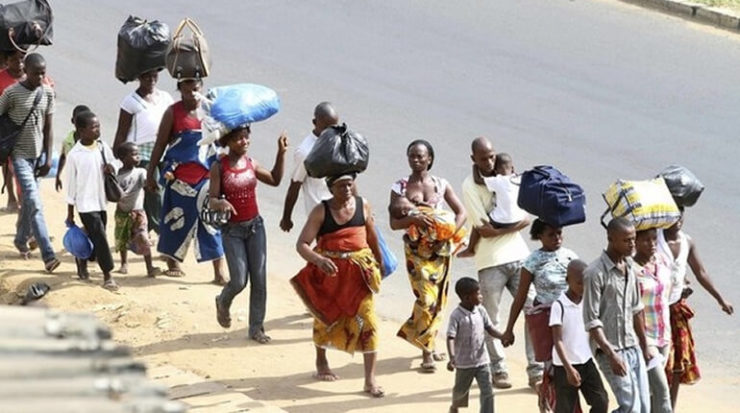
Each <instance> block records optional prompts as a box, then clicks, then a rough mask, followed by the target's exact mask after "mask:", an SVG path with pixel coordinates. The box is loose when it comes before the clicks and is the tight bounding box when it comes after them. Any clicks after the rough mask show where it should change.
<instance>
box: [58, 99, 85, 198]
mask: <svg viewBox="0 0 740 413" xmlns="http://www.w3.org/2000/svg"><path fill="white" fill-rule="evenodd" d="M89 111H90V108H88V107H87V106H85V105H77V106H75V108H74V109H72V125H74V124H75V118H76V117H77V115H79V114H80V113H82V112H89ZM78 140H80V136H79V135H78V134H77V129H76V128H75V129H72V130H71V131H69V133H68V134H67V137H66V138H64V140H63V141H62V153H61V155H59V167H58V169H57V179H56V182H55V183H54V188H55V189H56V190H57V192H59V191H61V190H62V171H63V170H64V165H66V164H67V155H68V154H69V151H71V150H72V148H73V147H74V146H75V144H76V143H77V141H78Z"/></svg>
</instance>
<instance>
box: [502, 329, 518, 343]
mask: <svg viewBox="0 0 740 413" xmlns="http://www.w3.org/2000/svg"><path fill="white" fill-rule="evenodd" d="M514 340H515V337H514V332H513V331H510V330H506V331H504V334H503V336H501V344H503V346H504V347H509V346H510V345H512V344H514Z"/></svg>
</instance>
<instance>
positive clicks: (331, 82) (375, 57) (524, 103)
mask: <svg viewBox="0 0 740 413" xmlns="http://www.w3.org/2000/svg"><path fill="white" fill-rule="evenodd" d="M170 4H176V5H177V6H176V7H173V6H169V5H170ZM205 4H206V3H204V2H202V1H178V2H152V1H142V0H129V1H126V2H113V1H106V2H95V4H92V3H90V2H89V1H87V2H83V1H79V0H65V1H64V2H54V6H55V7H56V23H55V24H56V26H55V35H56V37H55V45H54V46H53V47H52V48H49V49H48V50H44V52H45V54H46V55H47V57H48V60H49V68H50V72H51V73H52V75H53V76H54V78H55V79H56V82H57V85H58V92H59V98H60V99H61V101H62V105H60V109H59V113H58V115H57V128H56V130H57V135H58V136H61V135H62V133H66V131H67V129H68V128H69V124H68V123H67V122H68V119H69V113H70V110H71V105H73V104H77V103H86V104H88V105H90V106H91V107H92V108H94V109H95V111H97V112H98V113H99V114H100V115H101V117H102V120H103V127H104V135H105V137H106V139H108V140H112V134H113V132H114V126H115V120H116V116H117V113H118V103H119V102H120V99H121V98H122V97H123V96H124V95H125V94H126V93H127V92H128V91H130V90H131V89H132V88H133V85H128V86H124V85H122V84H120V82H118V81H117V80H115V79H114V77H113V67H114V61H115V45H116V33H117V31H118V28H119V27H120V25H121V24H122V23H123V21H124V20H125V18H126V17H127V16H128V15H129V14H137V15H140V16H142V17H146V18H150V19H151V18H159V19H161V20H163V21H165V22H166V23H168V24H170V27H174V26H175V25H176V24H177V22H178V21H179V19H180V18H182V17H184V16H191V17H193V18H195V19H196V20H197V21H198V22H199V23H200V24H201V26H202V28H203V30H204V31H205V33H206V35H207V37H208V39H209V41H210V45H211V50H212V52H213V59H214V66H213V76H212V77H211V78H209V79H208V85H211V86H213V85H222V84H228V83H235V82H245V81H249V82H255V83H262V84H265V85H269V86H271V87H273V88H275V89H276V90H277V91H278V92H279V93H280V95H281V98H282V102H283V109H282V111H281V112H280V113H279V114H278V115H277V116H275V117H274V118H273V119H270V120H269V121H267V122H265V123H263V124H260V125H256V126H255V127H254V133H253V135H254V138H253V139H254V144H253V155H254V156H255V157H256V158H257V159H260V160H261V161H262V162H263V163H268V164H269V163H270V162H271V161H272V159H273V157H274V150H275V145H276V143H275V140H276V137H277V135H278V134H279V132H280V130H281V129H283V128H286V129H287V130H288V131H289V133H290V135H291V137H292V142H293V143H294V144H295V143H297V142H299V141H300V139H301V138H302V137H303V136H304V135H305V134H306V133H308V131H309V128H310V119H311V110H312V108H313V106H314V105H315V104H316V103H317V102H319V101H320V100H326V99H328V100H331V101H333V102H334V103H335V104H336V106H337V107H338V108H339V111H340V114H341V116H342V118H343V120H345V121H347V122H348V123H349V124H350V125H351V126H352V127H353V128H355V129H357V130H359V131H361V132H363V133H364V134H366V136H367V137H368V138H369V139H370V141H371V142H372V161H371V166H370V168H369V170H368V171H367V173H366V174H365V175H364V176H363V177H362V178H361V179H360V188H361V192H362V193H363V195H365V196H367V197H368V198H369V199H370V201H371V202H372V203H373V204H374V205H375V209H376V211H378V214H379V218H380V221H382V224H383V226H384V227H385V228H387V226H386V222H387V217H386V214H385V207H386V203H387V199H388V190H389V186H390V184H391V183H392V182H393V181H394V180H395V179H397V178H398V177H400V176H402V175H404V174H406V173H407V171H408V168H407V166H406V161H405V157H404V151H405V146H406V144H407V143H408V142H410V141H411V140H412V139H414V138H419V137H423V138H426V139H429V140H430V141H431V142H433V144H434V145H435V148H436V151H437V153H438V157H437V160H436V162H435V167H434V170H433V172H434V173H436V174H438V175H441V176H444V177H446V178H447V179H448V180H449V181H450V182H452V183H453V184H454V185H455V187H456V188H459V185H460V183H461V182H462V180H463V178H464V177H465V175H466V174H468V173H469V161H468V152H469V149H468V148H469V142H470V140H471V138H473V137H475V136H477V135H485V136H488V137H490V138H492V139H493V140H494V142H495V145H496V148H497V149H499V150H505V151H507V152H510V153H512V154H513V156H514V160H515V164H516V165H517V167H518V169H519V170H524V169H526V168H528V167H530V166H532V165H536V164H545V163H547V164H553V165H556V166H558V167H559V168H561V169H562V170H563V171H565V172H566V173H567V174H569V175H570V176H571V177H573V178H574V179H575V180H577V181H578V182H580V183H582V184H583V186H584V187H585V189H586V191H587V193H588V200H589V205H588V213H589V221H588V222H587V223H586V224H584V225H580V226H578V227H576V228H572V229H568V230H567V231H566V243H567V245H568V246H569V247H571V248H572V249H574V250H575V251H577V252H579V253H580V254H581V255H582V256H583V257H584V258H587V259H588V260H590V259H592V258H594V257H596V255H597V254H598V253H599V251H600V248H602V246H603V245H604V243H605V240H604V238H605V236H604V233H603V231H602V230H601V227H600V226H599V224H598V223H597V217H598V215H599V214H600V213H601V211H602V209H603V207H604V204H603V201H602V200H601V197H600V193H601V192H602V191H603V190H604V189H605V188H606V187H607V185H608V184H609V183H610V182H611V181H613V180H614V179H616V178H618V177H623V178H634V179H640V178H648V177H651V176H653V175H654V174H655V173H656V172H657V171H658V170H660V169H661V168H662V167H664V166H666V165H668V164H671V163H680V164H682V165H685V166H687V167H689V168H690V169H692V170H693V171H694V172H695V173H696V174H697V175H698V176H700V177H701V178H702V179H703V181H704V183H705V184H706V186H707V190H706V193H705V194H704V195H703V196H702V198H701V200H700V202H699V204H698V205H697V206H696V207H694V208H691V210H689V212H688V216H687V223H686V229H687V230H688V232H689V233H691V234H692V235H693V236H694V237H695V239H696V240H697V241H698V244H699V246H700V247H701V253H702V256H703V258H704V260H705V262H706V263H707V267H708V268H709V270H710V272H711V273H712V274H713V276H714V279H715V280H716V283H717V284H718V285H719V286H720V287H721V288H722V290H723V291H724V292H725V294H726V295H727V297H728V298H729V299H730V300H731V301H733V302H735V304H736V305H737V306H740V292H739V291H740V290H739V289H737V288H735V286H734V285H733V284H734V276H735V275H736V273H737V272H736V270H735V269H736V268H738V267H740V259H738V256H739V255H738V254H737V253H736V251H735V250H736V246H737V245H740V235H738V221H739V219H738V216H739V215H740V207H739V206H738V205H740V190H739V189H738V188H739V186H738V182H739V181H740V172H738V167H737V159H738V158H740V141H738V139H737V136H736V135H737V133H738V130H740V120H738V116H737V109H738V108H740V82H737V70H738V67H740V48H739V47H738V41H737V39H736V38H734V37H732V36H731V35H729V34H726V33H723V32H715V31H713V30H708V29H704V28H698V27H695V26H691V25H689V24H687V23H684V22H683V21H681V20H678V19H674V18H669V17H665V16H663V15H660V14H657V13H652V12H648V11H645V10H642V9H639V8H633V7H630V6H625V5H623V4H621V3H618V2H612V1H601V0H598V1H583V0H581V1H575V2H574V1H565V0H561V1H550V2H542V1H535V0H517V1H499V2H445V1H438V0H434V1H421V0H416V1H403V2H384V4H381V2H356V1H336V0H321V1H311V2H307V1H296V0H293V1H288V0H277V1H270V2H267V1H252V2H243V1H237V0H231V1H219V2H216V3H211V4H209V5H208V6H207V7H205V6H204V5H205ZM162 77H163V79H162V81H161V86H162V87H163V88H165V89H168V90H170V91H172V92H173V94H174V83H173V82H172V81H171V80H170V79H169V78H167V76H166V75H165V74H163V76H162ZM285 188H286V184H285V183H284V184H283V185H282V186H281V188H280V189H279V190H274V189H268V188H264V187H263V188H262V189H260V202H261V207H262V211H263V213H264V215H265V216H266V218H267V220H268V224H269V231H270V237H271V240H272V242H273V243H275V242H277V243H280V242H285V243H289V242H293V241H294V237H295V236H296V232H297V231H294V232H293V233H291V234H290V235H289V236H285V235H283V234H282V233H280V232H279V230H278V227H277V223H278V219H279V218H278V217H279V210H280V208H281V203H282V197H283V194H284V190H285ZM301 205H302V204H300V203H299V204H298V210H299V215H298V216H299V217H300V216H301V214H300V212H301V211H300V210H301ZM386 236H387V237H388V238H391V239H392V246H393V247H394V248H395V250H396V251H397V252H398V253H399V254H400V253H401V244H400V242H399V239H400V235H396V234H390V231H388V232H387V233H386ZM454 274H455V277H459V276H461V275H463V274H464V275H472V274H473V269H472V266H471V265H470V263H469V262H462V261H459V262H457V263H455V266H454ZM410 302H411V298H410V289H409V287H408V285H407V283H406V280H405V275H404V274H403V273H397V274H395V275H393V276H392V277H391V279H390V280H389V281H388V282H387V283H386V285H385V288H384V292H383V296H382V298H381V307H382V311H384V312H385V313H386V314H388V315H392V316H394V317H399V318H400V317H403V316H405V315H406V314H407V312H408V311H409V309H410V308H409V307H410ZM693 303H694V305H695V306H696V308H697V309H698V314H697V318H696V321H695V323H694V325H695V327H696V330H697V336H698V342H699V348H700V352H701V356H700V357H701V359H702V361H703V362H704V363H705V364H708V363H709V362H711V363H712V365H714V366H719V363H722V364H725V365H726V366H727V365H735V366H736V365H738V364H739V363H740V355H739V353H738V352H737V351H731V350H736V349H737V344H736V343H737V341H738V340H739V339H740V329H739V328H738V320H739V319H738V316H735V317H732V318H730V317H726V316H724V315H723V314H722V313H720V311H719V310H718V308H717V305H715V303H714V301H713V300H712V299H711V298H710V297H709V296H708V295H707V294H706V293H704V292H703V291H702V292H699V293H698V294H695V297H694V298H693ZM725 373H726V374H728V375H734V374H736V373H730V372H729V371H727V370H725Z"/></svg>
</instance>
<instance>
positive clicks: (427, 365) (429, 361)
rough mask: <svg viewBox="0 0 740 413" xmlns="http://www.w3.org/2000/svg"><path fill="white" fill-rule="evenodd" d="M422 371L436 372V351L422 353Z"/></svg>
mask: <svg viewBox="0 0 740 413" xmlns="http://www.w3.org/2000/svg"><path fill="white" fill-rule="evenodd" d="M421 371H423V372H424V373H434V372H435V371H437V366H436V365H435V363H434V353H431V352H428V351H424V352H422V353H421Z"/></svg>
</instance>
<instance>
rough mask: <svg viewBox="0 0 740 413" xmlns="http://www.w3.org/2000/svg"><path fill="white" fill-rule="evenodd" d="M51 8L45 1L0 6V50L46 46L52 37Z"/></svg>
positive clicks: (30, 0) (28, 0)
mask: <svg viewBox="0 0 740 413" xmlns="http://www.w3.org/2000/svg"><path fill="white" fill-rule="evenodd" d="M52 24H53V22H52V15H51V6H49V3H48V2H47V1H46V0H26V1H19V2H18V3H11V4H6V5H4V6H3V5H0V50H5V51H9V50H16V49H18V48H19V47H28V46H33V45H43V46H48V45H50V44H51V39H52V37H53V36H54V31H53V27H52Z"/></svg>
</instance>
